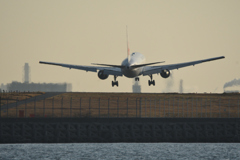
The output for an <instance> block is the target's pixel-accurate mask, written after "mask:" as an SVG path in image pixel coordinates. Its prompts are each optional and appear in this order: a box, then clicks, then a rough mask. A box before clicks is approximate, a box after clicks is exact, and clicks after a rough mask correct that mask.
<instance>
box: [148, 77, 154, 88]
mask: <svg viewBox="0 0 240 160" xmlns="http://www.w3.org/2000/svg"><path fill="white" fill-rule="evenodd" d="M149 77H150V78H151V80H148V85H149V86H151V85H153V86H155V80H152V75H149Z"/></svg>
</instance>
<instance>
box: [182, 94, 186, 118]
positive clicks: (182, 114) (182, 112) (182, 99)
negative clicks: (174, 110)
mask: <svg viewBox="0 0 240 160" xmlns="http://www.w3.org/2000/svg"><path fill="white" fill-rule="evenodd" d="M184 108H185V107H184V98H182V118H184Z"/></svg>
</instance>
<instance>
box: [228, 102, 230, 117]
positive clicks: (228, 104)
mask: <svg viewBox="0 0 240 160" xmlns="http://www.w3.org/2000/svg"><path fill="white" fill-rule="evenodd" d="M228 118H230V99H229V100H228Z"/></svg>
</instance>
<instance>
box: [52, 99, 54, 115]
mask: <svg viewBox="0 0 240 160" xmlns="http://www.w3.org/2000/svg"><path fill="white" fill-rule="evenodd" d="M53 116H54V97H53V98H52V117H53Z"/></svg>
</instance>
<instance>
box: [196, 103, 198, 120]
mask: <svg viewBox="0 0 240 160" xmlns="http://www.w3.org/2000/svg"><path fill="white" fill-rule="evenodd" d="M196 118H198V98H196Z"/></svg>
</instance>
